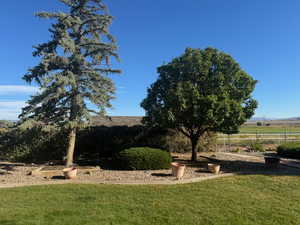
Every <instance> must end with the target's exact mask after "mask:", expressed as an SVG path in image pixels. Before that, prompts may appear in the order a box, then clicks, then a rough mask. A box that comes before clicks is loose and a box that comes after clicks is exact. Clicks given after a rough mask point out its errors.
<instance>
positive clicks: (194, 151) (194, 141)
mask: <svg viewBox="0 0 300 225" xmlns="http://www.w3.org/2000/svg"><path fill="white" fill-rule="evenodd" d="M191 143H192V158H191V160H192V161H193V162H196V161H197V148H196V147H197V143H198V138H195V137H193V138H191Z"/></svg>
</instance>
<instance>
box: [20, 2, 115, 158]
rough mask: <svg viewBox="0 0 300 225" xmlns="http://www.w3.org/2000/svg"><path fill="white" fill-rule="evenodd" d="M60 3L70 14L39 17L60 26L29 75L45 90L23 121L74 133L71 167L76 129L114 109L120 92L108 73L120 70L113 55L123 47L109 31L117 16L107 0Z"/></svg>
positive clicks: (36, 53) (27, 77)
mask: <svg viewBox="0 0 300 225" xmlns="http://www.w3.org/2000/svg"><path fill="white" fill-rule="evenodd" d="M59 1H60V2H62V3H64V4H65V5H66V6H67V9H68V11H67V12H56V13H49V12H41V13H38V14H37V16H39V17H41V18H48V19H53V20H55V21H56V22H55V23H54V24H52V26H51V28H50V29H49V32H50V34H51V40H50V41H48V42H46V43H43V44H40V45H38V46H36V47H35V51H34V52H33V56H35V57H39V58H41V61H40V63H39V64H38V65H36V66H35V67H33V68H31V69H30V70H29V71H28V73H27V74H26V75H25V76H24V77H23V78H24V79H25V80H26V81H27V82H29V83H32V82H35V83H37V84H38V85H39V86H40V92H39V93H38V94H37V95H34V96H32V98H31V99H30V100H29V101H28V106H26V107H24V108H23V111H22V114H21V115H20V118H21V121H26V120H28V119H34V120H38V121H43V122H44V123H45V124H55V125H59V126H60V127H64V128H68V129H70V132H71V133H70V145H71V146H69V150H68V152H69V153H68V158H69V163H68V164H71V162H70V161H71V159H70V157H71V156H72V157H73V152H70V148H71V149H72V148H73V150H74V147H72V146H73V145H74V144H75V136H76V129H77V128H78V127H80V126H82V125H83V124H84V123H86V122H87V121H88V120H89V119H90V116H91V113H94V114H100V115H103V114H104V113H105V109H106V108H107V107H111V104H110V100H111V99H112V98H113V97H114V90H115V88H114V84H113V82H112V80H111V79H110V78H109V77H108V76H107V75H108V74H110V73H119V72H120V71H119V70H114V69H112V68H111V65H110V57H115V58H116V59H118V55H117V53H116V51H117V46H116V41H115V39H114V37H113V36H112V35H111V34H110V33H109V26H110V25H111V23H112V20H113V18H112V16H110V15H109V14H108V11H107V9H106V6H105V5H104V4H103V3H102V0H59ZM90 105H94V106H96V107H97V109H96V110H95V107H89V106H90ZM71 137H72V138H71ZM70 154H71V155H70Z"/></svg>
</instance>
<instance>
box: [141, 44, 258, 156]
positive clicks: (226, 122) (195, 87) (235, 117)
mask: <svg viewBox="0 0 300 225" xmlns="http://www.w3.org/2000/svg"><path fill="white" fill-rule="evenodd" d="M158 73H159V77H158V79H157V81H156V82H154V83H153V84H152V85H151V87H150V88H149V89H148V95H147V97H146V98H145V99H144V100H143V102H142V103H141V106H142V107H143V108H144V109H145V111H146V116H145V117H144V120H143V122H144V123H145V124H146V125H148V126H158V127H166V128H174V129H176V130H178V131H180V132H181V133H182V134H184V135H185V136H186V137H188V138H189V139H190V141H191V145H192V158H191V159H192V161H195V160H196V159H197V151H196V146H197V143H198V140H199V138H200V137H201V136H202V135H204V134H205V132H209V131H212V132H226V133H228V132H232V131H237V130H238V127H239V126H240V125H242V124H243V123H244V122H245V121H246V120H247V119H249V118H250V117H251V116H252V115H253V114H254V110H255V108H256V107H257V102H256V101H255V100H254V99H253V98H252V97H251V93H252V91H253V90H254V88H255V84H256V81H255V80H254V79H253V78H252V77H251V76H249V75H248V74H247V73H246V72H245V71H243V70H242V69H241V68H240V66H239V64H238V63H237V62H235V61H234V59H233V58H232V57H231V56H229V55H227V54H225V53H223V52H220V51H218V50H217V49H213V48H207V49H204V50H201V49H191V48H188V49H186V51H185V53H184V54H183V55H181V56H180V57H177V58H175V59H173V60H172V61H171V62H170V63H167V64H164V65H162V66H160V67H159V68H158Z"/></svg>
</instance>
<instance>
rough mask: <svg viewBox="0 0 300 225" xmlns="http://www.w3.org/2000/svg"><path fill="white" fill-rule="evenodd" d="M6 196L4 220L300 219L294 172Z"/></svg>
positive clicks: (60, 223)
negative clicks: (186, 182)
mask: <svg viewBox="0 0 300 225" xmlns="http://www.w3.org/2000/svg"><path fill="white" fill-rule="evenodd" d="M0 199H1V201H0V224H1V225H37V224H39V225H48V224H53V225H67V224H68V225H79V224H80V225H83V224H84V225H115V224H124V225H125V224H126V225H127V224H128V225H150V224H151V225H165V224H170V225H177V224H178V225H181V224H182V225H189V224H191V225H192V224H193V225H196V224H203V225H209V224H213V225H218V224H220V225H221V224H222V225H229V224H236V225H244V224H247V225H249V224H253V225H264V224H268V225H276V224H278V225H283V224H284V225H289V224H295V225H296V224H297V225H298V224H300V182H299V177H292V176H290V177H287V176H283V177H279V176H263V175H255V176H236V177H227V178H220V179H216V180H210V181H205V182H201V183H195V184H185V185H174V186H123V185H71V184H69V185H55V186H40V187H26V188H14V189H0Z"/></svg>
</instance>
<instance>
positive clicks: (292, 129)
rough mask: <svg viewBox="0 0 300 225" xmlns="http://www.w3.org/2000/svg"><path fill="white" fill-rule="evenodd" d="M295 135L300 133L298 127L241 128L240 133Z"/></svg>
mask: <svg viewBox="0 0 300 225" xmlns="http://www.w3.org/2000/svg"><path fill="white" fill-rule="evenodd" d="M256 132H258V133H285V132H288V133H297V132H300V127H297V126H287V127H285V126H269V127H266V126H261V127H258V126H242V127H241V129H240V133H256Z"/></svg>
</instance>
